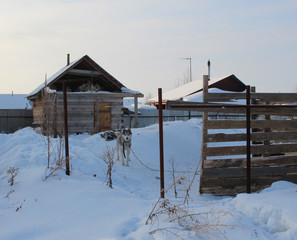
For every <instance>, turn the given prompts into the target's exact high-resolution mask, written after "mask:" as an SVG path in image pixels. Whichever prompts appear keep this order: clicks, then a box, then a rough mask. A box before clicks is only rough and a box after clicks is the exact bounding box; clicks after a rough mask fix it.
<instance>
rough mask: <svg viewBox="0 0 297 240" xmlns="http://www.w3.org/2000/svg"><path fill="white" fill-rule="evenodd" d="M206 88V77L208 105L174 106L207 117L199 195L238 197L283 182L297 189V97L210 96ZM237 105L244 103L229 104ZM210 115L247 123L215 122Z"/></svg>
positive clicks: (276, 94) (173, 105)
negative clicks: (228, 116)
mask: <svg viewBox="0 0 297 240" xmlns="http://www.w3.org/2000/svg"><path fill="white" fill-rule="evenodd" d="M207 82H208V77H207V78H206V77H205V87H204V103H203V104H194V103H193V104H189V103H186V104H185V105H184V106H182V104H181V103H176V102H175V103H174V102H173V103H171V107H172V108H173V109H178V108H179V109H185V108H187V109H195V110H198V109H199V110H200V111H203V112H204V113H203V141H202V142H203V143H202V154H201V160H202V167H201V174H200V193H211V194H216V195H233V194H236V193H242V192H249V191H258V190H260V189H263V188H265V187H267V186H269V185H271V183H273V182H275V181H278V180H287V181H291V182H294V183H297V118H296V116H297V106H296V103H297V94H296V93H255V92H254V93H253V92H252V93H250V94H248V97H247V93H208V88H207ZM234 100H239V101H242V102H241V103H240V104H239V105H234V104H230V103H234ZM218 102H220V104H218ZM222 102H225V103H222ZM227 103H228V104H227ZM209 112H227V113H230V114H234V113H236V114H243V116H245V117H246V120H230V119H228V120H211V119H209V117H208V113H209ZM249 114H250V116H249Z"/></svg>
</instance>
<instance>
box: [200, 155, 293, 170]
mask: <svg viewBox="0 0 297 240" xmlns="http://www.w3.org/2000/svg"><path fill="white" fill-rule="evenodd" d="M281 165H282V166H285V165H297V155H286V156H270V157H254V158H252V159H251V166H252V167H265V166H266V167H269V166H281ZM227 167H246V159H245V158H231V159H213V160H205V162H204V168H227Z"/></svg>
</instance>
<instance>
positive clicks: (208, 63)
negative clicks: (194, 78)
mask: <svg viewBox="0 0 297 240" xmlns="http://www.w3.org/2000/svg"><path fill="white" fill-rule="evenodd" d="M207 67H208V81H209V80H210V60H208V62H207Z"/></svg>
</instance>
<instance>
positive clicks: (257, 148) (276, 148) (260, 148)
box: [206, 144, 297, 156]
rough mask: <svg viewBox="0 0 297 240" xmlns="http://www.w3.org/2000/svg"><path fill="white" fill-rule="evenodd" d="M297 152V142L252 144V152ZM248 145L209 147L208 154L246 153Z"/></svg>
mask: <svg viewBox="0 0 297 240" xmlns="http://www.w3.org/2000/svg"><path fill="white" fill-rule="evenodd" d="M289 152H297V144H275V145H267V146H265V145H252V146H251V154H266V153H267V154H278V153H289ZM245 153H246V146H227V147H208V148H207V149H206V154H207V156H228V155H244V154H245Z"/></svg>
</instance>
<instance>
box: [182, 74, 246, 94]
mask: <svg viewBox="0 0 297 240" xmlns="http://www.w3.org/2000/svg"><path fill="white" fill-rule="evenodd" d="M208 88H218V89H221V90H224V91H230V92H243V91H244V90H246V85H245V84H244V83H243V82H242V81H240V80H239V79H238V78H237V77H236V76H235V75H234V74H232V75H230V76H228V77H225V78H223V79H221V80H219V81H217V82H215V83H212V84H210V85H209V86H208ZM202 90H203V89H202V88H201V89H199V90H197V91H195V92H192V93H190V94H188V95H187V96H191V95H192V94H195V93H198V92H201V91H202Z"/></svg>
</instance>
